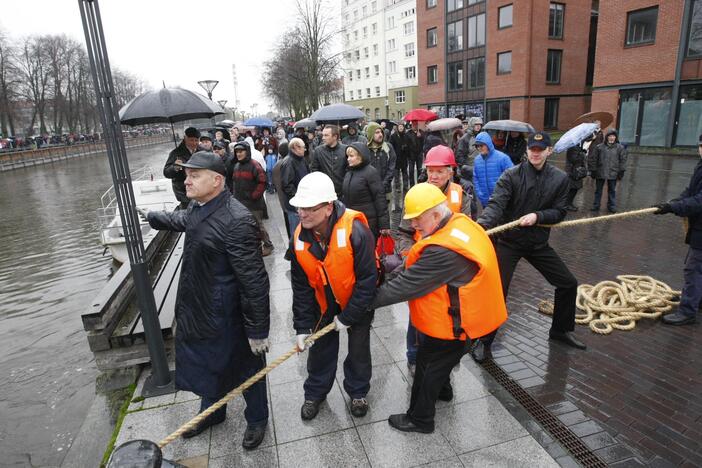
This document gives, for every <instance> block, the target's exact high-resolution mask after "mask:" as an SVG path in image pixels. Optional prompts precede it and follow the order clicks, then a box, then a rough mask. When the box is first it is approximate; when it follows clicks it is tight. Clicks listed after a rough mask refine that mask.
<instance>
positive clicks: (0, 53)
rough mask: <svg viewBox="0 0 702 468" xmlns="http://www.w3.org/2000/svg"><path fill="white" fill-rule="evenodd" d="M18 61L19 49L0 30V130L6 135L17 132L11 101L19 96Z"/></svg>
mask: <svg viewBox="0 0 702 468" xmlns="http://www.w3.org/2000/svg"><path fill="white" fill-rule="evenodd" d="M16 62H17V50H16V48H15V46H14V45H13V44H11V43H10V40H9V38H8V37H7V35H6V34H5V32H4V31H2V30H0V132H1V133H2V134H3V135H5V136H7V135H14V134H15V124H14V115H13V106H12V105H11V102H12V101H13V100H15V99H16V97H17V89H18V85H19V80H18V73H19V72H18V70H17V67H16V65H15V64H16ZM8 130H9V133H8Z"/></svg>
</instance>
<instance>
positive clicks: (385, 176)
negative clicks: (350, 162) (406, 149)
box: [368, 142, 397, 193]
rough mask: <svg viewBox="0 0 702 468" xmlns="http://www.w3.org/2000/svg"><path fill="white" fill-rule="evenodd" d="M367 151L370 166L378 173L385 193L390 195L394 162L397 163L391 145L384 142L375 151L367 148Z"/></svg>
mask: <svg viewBox="0 0 702 468" xmlns="http://www.w3.org/2000/svg"><path fill="white" fill-rule="evenodd" d="M368 150H369V151H370V163H371V166H373V167H374V168H375V170H376V171H378V175H380V180H382V181H383V189H384V190H385V193H390V192H391V191H392V178H393V177H394V176H395V162H396V161H397V157H396V156H395V150H394V149H393V148H392V145H390V144H388V143H385V142H383V144H382V146H380V147H378V148H376V149H373V148H370V147H369V148H368Z"/></svg>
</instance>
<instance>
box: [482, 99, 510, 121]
mask: <svg viewBox="0 0 702 468" xmlns="http://www.w3.org/2000/svg"><path fill="white" fill-rule="evenodd" d="M505 119H509V101H495V102H488V103H487V121H486V122H489V121H490V120H505Z"/></svg>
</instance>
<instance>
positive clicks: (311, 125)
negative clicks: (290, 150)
mask: <svg viewBox="0 0 702 468" xmlns="http://www.w3.org/2000/svg"><path fill="white" fill-rule="evenodd" d="M295 128H304V129H305V130H310V129H312V130H313V129H315V128H317V122H315V121H314V120H312V119H301V120H298V121H297V122H295Z"/></svg>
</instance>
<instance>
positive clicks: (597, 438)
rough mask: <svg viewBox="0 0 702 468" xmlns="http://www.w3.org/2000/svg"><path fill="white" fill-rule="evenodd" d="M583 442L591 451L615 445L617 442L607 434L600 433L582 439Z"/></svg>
mask: <svg viewBox="0 0 702 468" xmlns="http://www.w3.org/2000/svg"><path fill="white" fill-rule="evenodd" d="M582 441H583V442H585V445H587V446H588V447H589V448H590V450H597V449H601V448H603V447H609V446H610V445H615V444H616V443H617V441H616V440H615V439H614V437H612V436H611V435H609V434H608V433H606V432H598V433H595V434H590V435H588V436H585V437H582Z"/></svg>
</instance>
